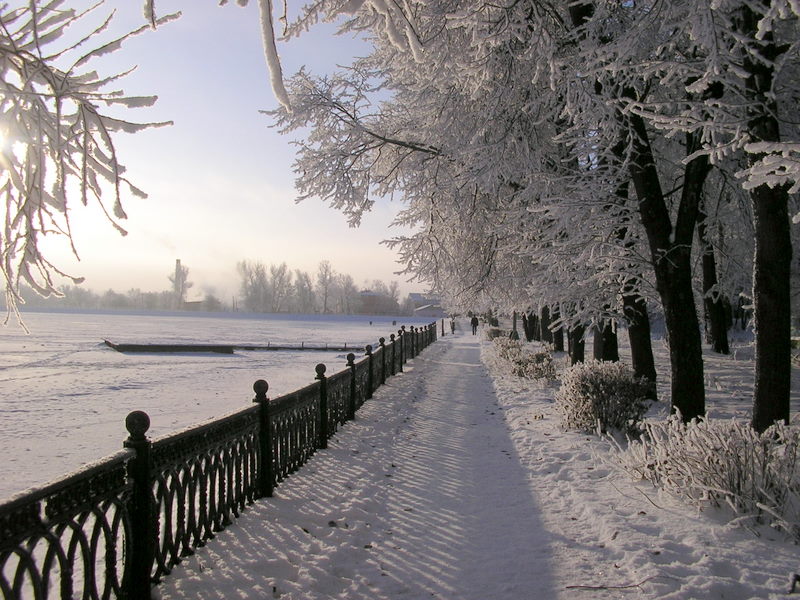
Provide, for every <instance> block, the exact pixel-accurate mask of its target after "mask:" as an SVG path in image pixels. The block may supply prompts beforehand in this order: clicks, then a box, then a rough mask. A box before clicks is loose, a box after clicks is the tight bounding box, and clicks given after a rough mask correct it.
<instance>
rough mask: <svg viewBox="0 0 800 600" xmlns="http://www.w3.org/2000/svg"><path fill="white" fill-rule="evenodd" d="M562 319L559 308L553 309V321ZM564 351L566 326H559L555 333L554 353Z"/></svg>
mask: <svg viewBox="0 0 800 600" xmlns="http://www.w3.org/2000/svg"><path fill="white" fill-rule="evenodd" d="M560 318H561V312H560V310H559V308H558V307H556V308H554V309H553V320H554V321H555V320H558V319H560ZM563 351H564V326H563V325H559V327H558V329H556V330H555V331H554V332H553V352H563Z"/></svg>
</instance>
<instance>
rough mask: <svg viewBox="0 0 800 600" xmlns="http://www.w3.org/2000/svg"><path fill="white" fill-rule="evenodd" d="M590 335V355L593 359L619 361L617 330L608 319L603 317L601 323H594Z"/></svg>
mask: <svg viewBox="0 0 800 600" xmlns="http://www.w3.org/2000/svg"><path fill="white" fill-rule="evenodd" d="M592 337H593V339H592V355H593V357H594V359H595V360H601V361H604V362H618V361H619V344H618V341H617V332H616V330H615V329H614V327H613V325H612V323H611V322H610V321H608V320H607V319H604V320H603V322H602V324H598V325H595V326H594V331H593V336H592Z"/></svg>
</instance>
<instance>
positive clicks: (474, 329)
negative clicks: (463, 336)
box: [469, 317, 478, 335]
mask: <svg viewBox="0 0 800 600" xmlns="http://www.w3.org/2000/svg"><path fill="white" fill-rule="evenodd" d="M469 324H470V325H472V335H475V334H476V333H477V332H478V317H472V320H471V321H470V322H469Z"/></svg>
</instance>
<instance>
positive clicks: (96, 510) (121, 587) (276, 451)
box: [0, 322, 437, 600]
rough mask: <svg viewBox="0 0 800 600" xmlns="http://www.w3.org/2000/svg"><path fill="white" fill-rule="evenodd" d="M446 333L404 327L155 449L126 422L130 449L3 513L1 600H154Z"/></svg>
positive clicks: (139, 427) (141, 421) (259, 387)
mask: <svg viewBox="0 0 800 600" xmlns="http://www.w3.org/2000/svg"><path fill="white" fill-rule="evenodd" d="M436 338H437V335H436V323H435V322H434V323H431V324H430V325H428V326H425V327H411V328H410V330H408V331H407V330H406V329H405V327H403V328H402V329H400V330H399V331H398V332H397V335H395V334H392V335H391V336H390V339H389V342H388V343H387V341H386V339H385V338H381V339H380V341H379V347H378V348H377V349H375V350H374V351H373V348H372V347H371V346H367V347H366V353H365V356H364V357H362V358H361V359H359V360H356V356H355V355H354V354H352V353H351V354H348V355H347V366H346V368H345V369H344V370H342V371H340V372H338V373H336V374H334V375H331V376H327V375H326V371H327V369H326V366H325V365H324V364H319V365H317V367H316V378H315V380H314V382H313V383H311V384H310V385H307V386H306V387H304V388H302V389H299V390H296V391H294V392H290V393H288V394H285V395H283V396H281V397H279V398H275V399H272V400H270V399H269V398H267V391H268V389H269V385H268V384H267V382H266V381H264V380H261V379H260V380H258V381H256V382H255V384H254V385H253V389H254V391H255V394H256V395H255V399H254V400H253V402H254V405H253V406H249V407H246V408H243V409H242V410H240V411H238V412H235V413H233V414H230V415H227V416H225V417H222V418H220V419H216V420H214V421H210V422H208V423H204V424H202V425H199V426H196V427H192V428H189V429H186V430H184V431H180V432H177V433H173V434H170V435H168V436H165V437H162V438H160V439H157V440H150V439H148V437H147V431H148V429H149V427H150V418H149V417H148V415H147V414H146V413H144V412H142V411H134V412H132V413H130V414H129V415H128V417H127V418H126V420H125V426H126V428H127V430H128V433H129V436H128V439H127V440H126V441H125V443H124V446H125V449H124V450H122V451H121V452H118V453H117V454H115V455H113V456H111V457H108V458H105V459H103V460H101V461H99V462H97V463H95V464H93V465H90V466H89V467H86V468H84V469H83V470H82V471H80V472H78V473H75V474H73V475H70V476H68V477H67V478H65V479H63V480H61V481H58V482H55V483H52V484H50V485H47V486H45V487H43V488H40V489H37V490H33V491H31V492H27V493H24V494H21V495H19V496H16V497H13V498H12V499H11V500H9V501H8V502H6V503H4V504H2V505H0V597H1V598H2V599H3V600H11V599H14V600H18V599H21V598H32V599H37V600H38V599H42V600H44V599H47V598H130V599H137V598H149V597H150V590H151V588H152V586H153V585H154V584H155V583H157V582H158V581H159V580H160V579H161V578H163V577H164V576H166V575H168V574H169V573H170V571H171V569H172V568H173V567H174V566H175V565H176V564H178V563H179V562H181V560H182V558H183V557H185V556H188V555H190V554H191V553H192V552H193V551H194V548H196V547H197V546H201V545H203V544H204V543H205V542H206V541H207V540H209V539H210V538H212V537H214V535H215V533H216V532H219V531H221V530H223V529H224V528H225V527H227V526H228V525H229V524H231V522H232V521H233V519H235V518H237V517H238V516H239V514H240V513H241V511H242V510H243V509H244V508H245V506H247V505H248V504H252V503H253V502H254V501H255V500H256V499H258V498H262V497H268V496H271V495H272V493H273V491H274V489H275V487H276V486H277V485H279V484H280V482H281V481H283V480H284V479H285V478H286V477H288V476H289V475H290V474H291V473H293V472H295V471H297V469H299V468H300V467H301V466H302V465H303V464H304V463H305V462H306V461H307V460H308V459H309V458H310V457H311V456H312V455H313V454H314V452H315V451H316V450H317V449H321V448H326V447H327V443H328V439H329V438H330V437H331V436H333V435H334V433H335V432H336V430H337V428H338V427H340V426H341V425H342V424H344V423H346V422H347V421H348V420H351V419H353V418H355V415H356V411H357V410H358V409H359V408H360V407H361V406H362V405H363V404H364V402H365V401H366V400H368V399H369V398H371V397H372V394H373V392H374V391H375V390H376V389H377V388H378V387H380V386H381V385H382V384H383V383H385V382H386V380H387V378H389V377H391V376H392V375H394V374H396V373H399V372H402V370H403V364H404V363H405V362H406V361H407V360H408V359H410V358H413V357H414V356H416V355H417V354H419V353H420V352H421V351H422V350H423V349H424V348H425V347H427V346H428V345H430V344H431V343H433V342H434V341H436Z"/></svg>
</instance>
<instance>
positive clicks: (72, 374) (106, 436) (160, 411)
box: [0, 311, 433, 499]
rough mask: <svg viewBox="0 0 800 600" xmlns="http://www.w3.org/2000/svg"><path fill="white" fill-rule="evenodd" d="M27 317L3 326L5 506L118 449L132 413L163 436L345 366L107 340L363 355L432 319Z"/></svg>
mask: <svg viewBox="0 0 800 600" xmlns="http://www.w3.org/2000/svg"><path fill="white" fill-rule="evenodd" d="M24 321H25V324H26V325H27V327H28V328H29V330H30V334H26V333H25V332H24V331H23V330H22V329H21V328H19V327H17V326H16V325H15V324H13V323H12V324H9V325H7V326H5V327H0V456H2V457H3V460H2V461H0V499H2V498H5V497H7V496H9V495H12V494H14V493H16V492H19V491H21V490H23V489H26V488H28V487H31V486H34V485H40V484H42V483H46V482H47V481H50V480H52V479H55V478H58V477H60V476H61V475H63V474H64V473H67V472H71V471H73V470H75V469H77V468H78V467H80V466H81V465H83V464H85V463H87V462H91V461H94V460H97V459H99V458H102V457H104V456H106V455H108V454H111V453H113V452H116V451H117V450H119V449H120V448H121V447H122V441H123V440H124V439H125V437H127V431H126V430H125V416H126V415H127V414H128V413H129V412H130V411H132V410H144V411H146V412H147V413H148V414H149V415H150V417H151V423H152V426H151V430H150V435H151V436H152V437H158V436H160V435H164V434H168V433H170V432H172V431H175V430H176V429H181V428H183V427H186V426H189V425H192V424H195V423H199V422H201V421H204V420H206V419H209V418H213V417H218V416H220V415H223V414H226V413H228V412H231V411H233V410H237V409H239V408H242V407H243V406H247V405H248V404H249V403H250V402H251V401H252V398H253V390H252V385H253V382H254V381H256V380H257V379H266V380H267V381H268V382H269V384H270V392H269V395H270V396H271V397H276V396H279V395H281V394H284V393H287V392H290V391H292V390H295V389H298V388H300V387H302V386H304V385H307V384H308V383H310V382H311V381H313V380H314V376H315V371H314V367H315V365H317V364H318V363H320V362H322V363H325V364H326V366H327V367H328V374H329V375H330V374H333V373H335V372H338V371H340V370H342V369H343V368H345V364H346V353H337V352H312V351H303V352H272V351H270V352H265V351H260V352H255V351H249V352H245V351H241V352H240V351H237V352H235V353H234V354H233V355H225V354H213V353H195V352H187V353H180V354H175V353H165V354H138V353H126V354H121V353H119V352H115V351H114V350H112V349H110V348H108V347H107V346H105V344H104V343H103V340H104V339H108V340H111V341H113V342H119V343H123V342H129V343H146V342H151V343H159V342H160V343H199V344H202V343H220V344H224V343H229V344H266V343H267V342H268V341H270V342H272V343H277V342H328V343H332V344H341V343H347V344H348V345H350V344H358V345H359V346H360V347H363V346H364V345H366V344H368V343H371V344H373V345H377V339H378V338H379V337H381V336H384V337H387V338H388V336H389V334H390V333H392V332H396V331H397V329H398V328H399V327H400V326H401V325H406V326H409V325H415V326H416V325H423V324H427V323H430V322H431V321H433V319H428V320H423V321H417V320H414V319H408V318H403V317H362V316H355V317H354V316H326V317H315V316H308V315H306V316H296V315H285V316H270V317H265V316H261V317H259V316H254V315H210V316H203V315H187V314H186V313H173V314H158V313H141V314H130V313H97V312H75V311H71V312H26V313H25V314H24ZM370 321H372V324H370ZM393 321H396V324H395V325H393V324H392V323H393Z"/></svg>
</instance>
